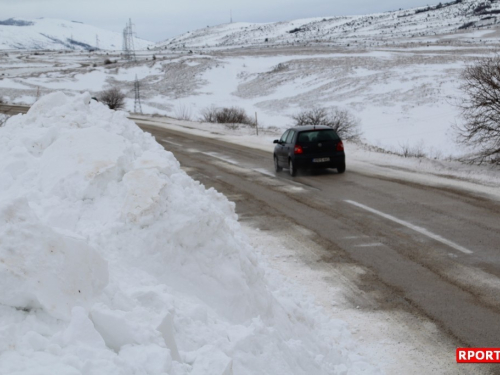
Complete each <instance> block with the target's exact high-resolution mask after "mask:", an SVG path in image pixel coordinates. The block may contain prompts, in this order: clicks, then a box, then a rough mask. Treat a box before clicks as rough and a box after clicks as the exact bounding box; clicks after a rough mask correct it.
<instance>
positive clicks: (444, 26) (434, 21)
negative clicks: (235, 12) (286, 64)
mask: <svg viewBox="0 0 500 375" xmlns="http://www.w3.org/2000/svg"><path fill="white" fill-rule="evenodd" d="M499 22H500V0H487V1H484V0H453V1H451V2H446V3H439V4H438V5H434V6H427V7H420V8H414V9H409V10H399V11H394V12H387V13H378V14H370V15H363V16H341V17H321V18H307V19H299V20H294V21H286V22H277V23H266V24H256V23H232V24H224V25H219V26H215V27H207V28H204V29H200V30H196V31H194V32H188V33H186V34H183V35H180V36H178V37H176V38H172V39H168V40H166V41H164V42H161V43H159V44H158V46H159V47H162V48H163V47H168V48H170V47H172V48H173V47H175V48H182V47H185V48H192V47H223V46H241V45H265V44H284V45H286V44H293V43H330V44H333V45H351V46H353V45H354V46H355V45H361V46H377V45H386V44H392V43H393V42H396V43H407V42H411V41H414V40H418V39H416V38H419V37H433V36H436V35H442V34H449V33H453V32H457V31H460V30H464V29H474V28H482V27H485V26H489V27H491V26H492V25H496V24H498V23H499Z"/></svg>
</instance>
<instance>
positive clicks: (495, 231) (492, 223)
mask: <svg viewBox="0 0 500 375" xmlns="http://www.w3.org/2000/svg"><path fill="white" fill-rule="evenodd" d="M139 125H140V126H141V127H142V128H143V129H144V130H146V131H148V132H150V133H152V134H153V135H154V136H155V137H156V139H157V141H158V142H159V143H160V144H162V145H163V146H164V147H165V148H166V149H167V150H169V151H171V152H173V153H174V155H175V156H176V158H177V159H178V160H179V161H180V163H181V165H182V166H183V167H184V168H186V170H187V172H188V173H189V174H190V175H192V176H193V177H194V178H195V179H197V180H199V181H201V182H202V183H203V184H205V185H206V186H207V187H215V188H216V189H217V190H219V191H221V192H222V193H224V194H226V195H228V196H230V197H236V207H237V212H238V214H239V215H240V218H241V219H242V220H253V221H260V222H261V225H260V227H261V228H266V226H267V227H273V226H275V227H279V226H280V223H290V222H293V223H295V224H297V225H300V226H302V227H304V228H307V229H308V230H310V231H312V232H314V233H315V236H317V238H318V241H317V242H318V243H322V244H323V246H325V247H327V249H328V250H329V254H330V256H329V257H328V258H327V259H324V261H325V262H355V263H357V264H360V265H362V266H364V267H365V268H367V269H368V270H369V271H370V272H369V273H368V274H367V275H366V276H365V277H364V280H362V282H363V283H364V284H365V285H361V286H360V287H361V288H365V289H366V288H379V289H380V290H379V291H381V292H382V293H378V294H379V295H380V297H379V299H381V301H380V305H381V306H385V307H388V306H395V305H401V306H405V305H406V307H407V308H408V309H413V310H415V311H418V313H420V314H422V315H423V316H425V317H427V318H430V319H432V321H434V322H436V323H437V324H438V325H439V327H441V329H442V330H443V331H444V332H446V333H447V334H449V335H451V336H452V337H454V338H456V339H457V342H459V343H460V344H462V345H465V346H476V347H499V346H500V298H499V297H500V293H499V291H500V278H499V277H500V220H499V218H500V204H499V202H496V201H490V200H488V199H487V198H484V197H479V196H473V195H470V194H468V193H466V192H462V191H454V190H450V189H448V190H444V189H438V188H432V187H428V186H423V185H417V184H414V183H405V182H404V181H394V180H391V179H390V178H387V179H382V178H380V177H373V176H367V175H363V174H361V173H358V172H355V171H351V170H348V171H347V172H346V173H345V174H337V173H336V171H335V170H327V171H324V172H316V173H312V174H311V173H303V174H302V175H300V176H298V177H296V178H291V177H289V176H288V175H287V173H286V170H285V171H283V172H282V173H278V174H276V173H275V172H274V171H273V167H272V156H271V155H270V154H269V153H267V152H264V151H258V150H254V149H249V148H245V147H244V145H241V146H238V145H234V144H228V143H224V142H219V141H216V140H212V139H205V138H200V137H197V136H192V135H187V134H183V133H177V132H174V131H171V130H164V129H159V128H156V127H151V126H147V125H141V124H140V123H139ZM348 157H349V156H348V155H347V158H348ZM347 160H348V159H347ZM401 306H400V307H401ZM361 307H363V306H361Z"/></svg>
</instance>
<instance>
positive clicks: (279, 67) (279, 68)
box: [271, 63, 288, 73]
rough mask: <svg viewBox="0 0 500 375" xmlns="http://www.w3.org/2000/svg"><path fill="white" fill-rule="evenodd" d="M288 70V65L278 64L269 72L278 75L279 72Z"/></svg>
mask: <svg viewBox="0 0 500 375" xmlns="http://www.w3.org/2000/svg"><path fill="white" fill-rule="evenodd" d="M287 69H288V65H286V64H284V63H279V64H278V65H276V66H275V67H274V68H273V69H272V70H271V73H279V72H283V71H285V70H287Z"/></svg>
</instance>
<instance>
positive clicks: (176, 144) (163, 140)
mask: <svg viewBox="0 0 500 375" xmlns="http://www.w3.org/2000/svg"><path fill="white" fill-rule="evenodd" d="M160 140H161V141H162V142H165V143H170V144H171V145H174V146H179V147H182V145H181V144H180V143H175V142H172V141H167V140H166V139H160Z"/></svg>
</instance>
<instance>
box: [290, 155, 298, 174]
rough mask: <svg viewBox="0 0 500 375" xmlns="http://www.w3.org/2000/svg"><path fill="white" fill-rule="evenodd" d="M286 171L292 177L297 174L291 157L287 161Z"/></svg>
mask: <svg viewBox="0 0 500 375" xmlns="http://www.w3.org/2000/svg"><path fill="white" fill-rule="evenodd" d="M288 172H290V176H292V177H294V176H295V175H296V174H297V169H296V168H295V165H294V164H293V160H292V159H290V160H289V161H288Z"/></svg>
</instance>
